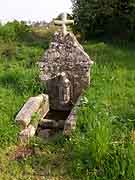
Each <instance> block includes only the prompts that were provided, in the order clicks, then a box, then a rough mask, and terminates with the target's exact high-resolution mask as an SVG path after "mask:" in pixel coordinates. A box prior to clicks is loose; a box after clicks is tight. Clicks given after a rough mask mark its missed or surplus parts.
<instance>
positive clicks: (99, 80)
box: [0, 41, 135, 180]
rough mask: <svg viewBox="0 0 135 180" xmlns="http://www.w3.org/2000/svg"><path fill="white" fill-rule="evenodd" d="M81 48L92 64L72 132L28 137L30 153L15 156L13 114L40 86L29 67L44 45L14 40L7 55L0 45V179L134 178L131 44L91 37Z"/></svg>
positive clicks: (134, 107)
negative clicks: (51, 137)
mask: <svg viewBox="0 0 135 180" xmlns="http://www.w3.org/2000/svg"><path fill="white" fill-rule="evenodd" d="M5 47H6V49H7V47H8V45H5ZM84 48H85V49H86V51H87V52H88V53H89V55H90V57H91V59H92V60H94V62H95V64H94V66H93V67H92V71H91V86H90V87H89V88H88V89H87V90H86V92H85V97H87V99H88V103H87V104H82V106H81V108H80V110H79V112H78V121H77V129H76V131H75V132H74V133H73V135H72V136H71V137H70V138H64V137H63V136H61V135H58V137H57V138H56V139H54V140H52V141H43V140H40V139H38V138H34V139H32V140H31V141H30V142H29V143H28V145H27V146H28V147H29V148H31V149H32V151H33V153H32V155H31V156H28V157H25V158H22V159H19V160H15V159H14V156H15V151H16V149H17V147H18V146H20V145H19V144H18V142H17V135H18V132H19V129H18V127H17V126H16V124H15V122H14V119H15V115H16V114H17V112H18V111H19V109H20V107H21V106H22V105H23V103H24V102H25V101H26V99H28V97H30V96H32V95H37V94H39V93H40V92H42V91H43V90H44V88H43V87H42V86H41V85H40V83H39V79H38V69H37V67H36V65H35V64H36V62H37V60H38V59H39V58H40V57H41V55H42V54H43V51H44V49H43V48H42V47H41V46H35V44H34V45H33V46H32V45H26V44H23V43H22V44H14V48H13V47H12V49H10V57H7V56H5V53H4V55H3V53H2V52H3V51H4V52H5V49H4V48H3V47H2V48H1V46H0V56H1V58H0V69H1V71H0V117H1V118H0V144H1V147H0V180H1V179H2V180H5V179H6V180H12V179H13V180H19V179H20V180H25V179H30V180H31V179H32V180H36V179H37V180H42V179H47V180H48V179H51V180H53V179H56V180H57V179H58V180H62V179H65V180H71V179H73V180H74V179H81V180H83V179H84V180H128V179H129V180H134V179H135V156H134V155H135V145H134V144H133V143H132V141H131V131H132V130H133V129H134V126H135V123H134V122H135V95H134V94H135V93H134V92H135V88H134V87H135V60H134V59H135V52H134V45H131V44H128V43H113V42H111V43H109V42H98V41H97V42H96V41H91V42H88V43H87V44H85V45H84ZM14 49H15V51H14ZM6 52H7V51H6Z"/></svg>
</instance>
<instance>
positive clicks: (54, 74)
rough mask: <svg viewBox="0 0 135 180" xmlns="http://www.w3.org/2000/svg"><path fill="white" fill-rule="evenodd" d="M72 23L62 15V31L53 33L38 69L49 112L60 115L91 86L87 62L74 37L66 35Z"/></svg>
mask: <svg viewBox="0 0 135 180" xmlns="http://www.w3.org/2000/svg"><path fill="white" fill-rule="evenodd" d="M71 23H73V21H72V20H67V15H66V14H63V18H62V21H55V24H57V25H62V30H61V31H60V32H56V33H55V34H54V37H53V39H52V42H51V43H50V47H49V49H48V50H47V51H46V52H45V54H44V56H43V58H42V60H41V62H40V63H39V67H40V79H41V81H42V82H43V83H44V84H46V85H47V94H48V95H49V102H50V108H51V109H53V110H59V111H68V110H71V109H72V107H73V106H74V104H75V103H76V102H77V99H78V97H79V96H80V95H81V94H82V93H83V90H85V89H86V88H87V87H88V86H89V85H90V67H91V65H92V64H93V61H91V59H90V58H89V56H88V55H87V53H86V52H85V51H84V49H83V47H82V46H81V45H80V44H79V42H78V41H77V39H76V37H75V36H74V35H73V34H72V33H71V32H67V30H66V25H68V24H71Z"/></svg>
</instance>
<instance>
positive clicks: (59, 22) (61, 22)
mask: <svg viewBox="0 0 135 180" xmlns="http://www.w3.org/2000/svg"><path fill="white" fill-rule="evenodd" d="M54 23H55V24H56V25H62V31H63V34H64V35H66V33H67V27H66V25H69V24H74V21H73V20H68V19H67V13H63V14H62V20H55V21H54Z"/></svg>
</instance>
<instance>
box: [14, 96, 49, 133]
mask: <svg viewBox="0 0 135 180" xmlns="http://www.w3.org/2000/svg"><path fill="white" fill-rule="evenodd" d="M48 111H49V98H48V95H44V94H41V95H39V96H36V97H31V98H29V99H28V101H27V102H26V103H25V104H24V106H23V107H22V109H21V111H20V112H19V113H18V115H17V116H16V119H15V120H16V122H17V123H18V124H19V125H20V126H21V127H22V128H23V129H26V128H27V126H28V125H29V124H30V122H31V120H32V118H33V116H34V115H35V113H36V114H38V116H39V117H40V118H43V117H44V116H45V115H46V114H47V113H48Z"/></svg>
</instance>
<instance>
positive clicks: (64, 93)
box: [58, 72, 71, 105]
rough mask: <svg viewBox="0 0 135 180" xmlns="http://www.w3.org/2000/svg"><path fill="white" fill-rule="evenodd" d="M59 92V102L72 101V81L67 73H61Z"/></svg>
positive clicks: (64, 103)
mask: <svg viewBox="0 0 135 180" xmlns="http://www.w3.org/2000/svg"><path fill="white" fill-rule="evenodd" d="M58 92H59V103H60V104H61V105H66V104H68V103H70V101H71V83H70V81H69V79H68V78H67V77H66V73H64V72H62V73H60V75H59V82H58Z"/></svg>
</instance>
